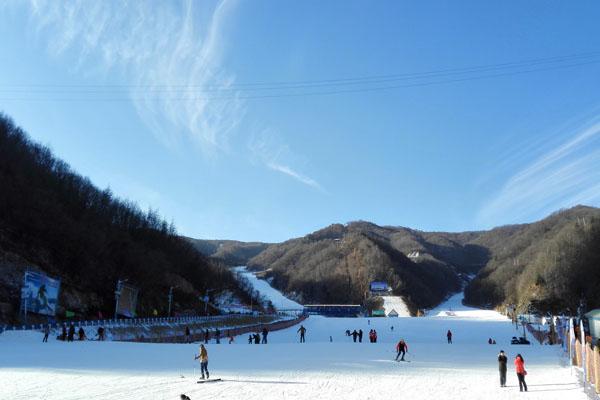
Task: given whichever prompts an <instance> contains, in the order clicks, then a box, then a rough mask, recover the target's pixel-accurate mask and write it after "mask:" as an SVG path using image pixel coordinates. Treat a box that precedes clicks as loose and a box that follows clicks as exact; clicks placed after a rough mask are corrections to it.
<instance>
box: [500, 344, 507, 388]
mask: <svg viewBox="0 0 600 400" xmlns="http://www.w3.org/2000/svg"><path fill="white" fill-rule="evenodd" d="M507 361H508V358H507V357H506V354H504V350H500V354H498V371H499V372H500V387H506V363H507Z"/></svg>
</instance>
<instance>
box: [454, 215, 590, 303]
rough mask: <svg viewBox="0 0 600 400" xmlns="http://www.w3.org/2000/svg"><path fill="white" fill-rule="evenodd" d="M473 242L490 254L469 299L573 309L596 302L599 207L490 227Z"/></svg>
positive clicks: (470, 300)
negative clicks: (581, 300) (523, 223)
mask: <svg viewBox="0 0 600 400" xmlns="http://www.w3.org/2000/svg"><path fill="white" fill-rule="evenodd" d="M474 243H477V244H478V245H481V246H484V247H486V248H488V249H490V252H491V254H492V257H491V259H490V261H489V263H488V264H487V265H486V266H485V268H483V269H482V270H481V271H480V272H479V274H478V275H477V277H476V278H475V279H474V280H473V281H472V282H471V283H470V284H469V286H468V287H467V289H466V291H465V296H466V297H465V299H466V301H467V302H469V303H471V304H477V305H488V306H498V305H501V304H515V305H517V306H518V307H519V308H520V309H521V310H524V309H525V308H527V307H528V306H529V305H532V306H533V307H534V308H535V309H538V310H541V311H553V312H563V311H567V310H570V311H572V312H574V311H575V310H576V309H577V306H578V305H579V301H580V299H581V298H582V296H583V298H584V299H585V300H586V301H587V303H588V306H589V307H590V308H593V307H600V296H598V291H599V289H600V210H599V209H597V208H592V207H583V206H578V207H574V208H572V209H569V210H563V211H560V212H557V213H555V214H553V215H551V216H549V217H548V218H546V219H544V220H542V221H539V222H536V223H533V224H525V225H517V226H509V227H501V228H496V229H493V230H491V231H489V232H486V233H484V234H482V235H481V236H479V237H478V238H477V239H476V240H475V241H474Z"/></svg>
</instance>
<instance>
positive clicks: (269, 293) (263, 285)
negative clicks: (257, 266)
mask: <svg viewBox="0 0 600 400" xmlns="http://www.w3.org/2000/svg"><path fill="white" fill-rule="evenodd" d="M236 272H239V273H240V274H242V276H244V277H246V279H248V281H250V284H252V286H253V287H254V289H255V290H257V291H258V292H259V293H260V294H261V295H263V296H264V297H265V298H266V299H267V300H271V303H273V306H274V307H275V309H277V310H303V309H304V307H303V306H302V305H301V304H298V303H296V302H295V301H293V300H290V299H288V298H287V297H285V296H284V295H283V294H281V292H280V291H278V290H277V289H275V288H273V287H272V286H271V285H269V282H267V281H265V280H264V279H258V278H257V277H256V275H254V273H252V272H250V271H248V270H247V269H246V267H237V268H236Z"/></svg>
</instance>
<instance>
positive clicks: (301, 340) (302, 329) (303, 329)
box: [298, 325, 356, 343]
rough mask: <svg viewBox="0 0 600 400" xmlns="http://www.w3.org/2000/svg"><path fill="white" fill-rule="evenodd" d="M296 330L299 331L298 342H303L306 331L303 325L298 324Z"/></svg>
mask: <svg viewBox="0 0 600 400" xmlns="http://www.w3.org/2000/svg"><path fill="white" fill-rule="evenodd" d="M298 332H299V333H300V343H304V342H305V340H304V334H305V333H306V328H305V327H304V325H300V328H299V329H298ZM355 341H356V340H355Z"/></svg>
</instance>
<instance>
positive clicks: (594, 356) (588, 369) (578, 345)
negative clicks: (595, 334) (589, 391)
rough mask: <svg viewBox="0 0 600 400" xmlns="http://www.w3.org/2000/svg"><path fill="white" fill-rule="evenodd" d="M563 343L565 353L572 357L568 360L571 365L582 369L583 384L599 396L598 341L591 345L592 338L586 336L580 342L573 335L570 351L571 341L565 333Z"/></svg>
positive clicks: (599, 365) (599, 357)
mask: <svg viewBox="0 0 600 400" xmlns="http://www.w3.org/2000/svg"><path fill="white" fill-rule="evenodd" d="M565 341H566V344H567V345H566V348H567V351H568V352H569V354H572V355H573V358H572V359H571V360H570V361H571V365H573V366H576V367H579V368H582V369H583V371H584V374H583V379H584V381H585V383H588V384H591V385H593V387H594V390H595V392H596V393H597V394H600V340H597V341H596V343H593V340H592V338H591V337H590V336H587V337H586V338H585V340H583V341H582V340H581V338H580V337H578V335H575V341H574V345H573V346H574V348H573V349H571V346H572V341H571V338H570V333H569V331H566V332H565ZM584 355H585V357H584ZM584 359H585V365H584Z"/></svg>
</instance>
